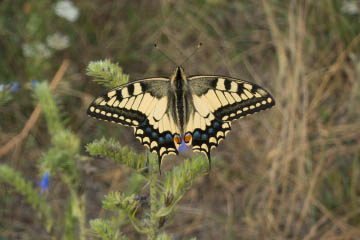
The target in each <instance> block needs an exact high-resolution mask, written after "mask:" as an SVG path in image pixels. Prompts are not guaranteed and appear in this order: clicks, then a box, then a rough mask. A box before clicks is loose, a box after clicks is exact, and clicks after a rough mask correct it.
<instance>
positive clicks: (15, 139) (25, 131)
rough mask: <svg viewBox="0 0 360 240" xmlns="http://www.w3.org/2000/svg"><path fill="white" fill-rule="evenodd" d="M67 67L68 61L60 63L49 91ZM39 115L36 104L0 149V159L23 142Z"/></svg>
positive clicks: (38, 106) (56, 83)
mask: <svg viewBox="0 0 360 240" xmlns="http://www.w3.org/2000/svg"><path fill="white" fill-rule="evenodd" d="M68 65H69V60H67V59H65V60H64V61H63V62H62V64H61V66H60V68H59V69H58V71H57V72H56V74H55V76H54V77H53V79H52V80H51V83H50V89H51V90H54V89H55V88H56V86H57V85H58V84H59V82H60V80H61V79H62V77H63V76H64V73H65V71H66V69H67V68H68ZM39 115H40V105H39V104H38V105H37V106H36V107H35V109H34V111H33V112H32V114H31V116H30V118H29V120H28V121H27V122H26V124H25V126H24V128H23V130H22V131H21V132H20V133H19V134H18V135H16V136H15V137H13V138H12V139H11V140H10V141H9V142H7V143H6V144H5V145H4V146H2V147H1V148H0V157H2V156H4V155H5V154H7V153H8V152H9V151H10V150H11V149H13V148H14V147H15V146H16V145H18V144H19V143H21V142H22V141H23V140H24V138H25V137H26V136H27V135H28V134H29V131H30V129H31V128H33V126H34V125H35V123H36V121H37V120H38V118H39Z"/></svg>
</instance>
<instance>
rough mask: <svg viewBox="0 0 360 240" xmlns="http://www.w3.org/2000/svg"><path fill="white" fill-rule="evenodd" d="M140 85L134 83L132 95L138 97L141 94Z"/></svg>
mask: <svg viewBox="0 0 360 240" xmlns="http://www.w3.org/2000/svg"><path fill="white" fill-rule="evenodd" d="M141 90H142V89H141V84H140V83H135V84H134V93H133V94H134V95H138V94H140V93H141Z"/></svg>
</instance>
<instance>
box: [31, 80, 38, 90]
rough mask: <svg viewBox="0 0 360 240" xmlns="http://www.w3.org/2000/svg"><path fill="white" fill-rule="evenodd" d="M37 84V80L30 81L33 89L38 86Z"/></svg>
mask: <svg viewBox="0 0 360 240" xmlns="http://www.w3.org/2000/svg"><path fill="white" fill-rule="evenodd" d="M38 83H39V80H37V79H34V80H32V81H31V86H32V87H33V88H35V87H36V86H37V85H38Z"/></svg>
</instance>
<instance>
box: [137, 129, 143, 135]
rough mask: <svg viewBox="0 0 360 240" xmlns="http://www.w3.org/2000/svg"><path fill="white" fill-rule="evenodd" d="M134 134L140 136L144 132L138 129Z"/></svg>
mask: <svg viewBox="0 0 360 240" xmlns="http://www.w3.org/2000/svg"><path fill="white" fill-rule="evenodd" d="M136 134H139V135H142V134H144V130H142V129H138V130H137V131H136Z"/></svg>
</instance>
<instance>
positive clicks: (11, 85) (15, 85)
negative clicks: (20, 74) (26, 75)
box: [9, 82, 20, 92]
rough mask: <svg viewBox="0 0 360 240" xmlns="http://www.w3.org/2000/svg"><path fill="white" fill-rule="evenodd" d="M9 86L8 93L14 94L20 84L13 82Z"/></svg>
mask: <svg viewBox="0 0 360 240" xmlns="http://www.w3.org/2000/svg"><path fill="white" fill-rule="evenodd" d="M9 85H10V88H9V91H10V92H16V91H17V90H19V88H20V83H18V82H13V83H10V84H9Z"/></svg>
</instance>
